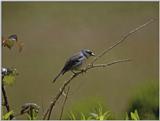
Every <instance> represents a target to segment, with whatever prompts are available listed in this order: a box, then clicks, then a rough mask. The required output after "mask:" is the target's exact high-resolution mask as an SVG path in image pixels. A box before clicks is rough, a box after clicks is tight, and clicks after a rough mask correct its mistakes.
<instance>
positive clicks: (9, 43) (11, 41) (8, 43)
mask: <svg viewBox="0 0 160 121" xmlns="http://www.w3.org/2000/svg"><path fill="white" fill-rule="evenodd" d="M15 44H16V46H17V47H18V49H19V52H21V51H22V49H23V46H24V43H23V42H22V41H19V40H18V37H17V35H16V34H12V35H10V36H9V37H8V38H6V39H4V38H3V37H2V46H3V47H7V48H9V49H10V50H11V49H12V47H13V46H14V45H15Z"/></svg>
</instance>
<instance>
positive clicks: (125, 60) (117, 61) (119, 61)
mask: <svg viewBox="0 0 160 121" xmlns="http://www.w3.org/2000/svg"><path fill="white" fill-rule="evenodd" d="M127 61H128V62H129V61H131V60H130V59H124V60H116V61H112V62H110V63H107V64H94V65H91V66H90V67H88V68H89V69H90V68H96V67H107V66H111V65H113V64H117V63H121V62H127Z"/></svg>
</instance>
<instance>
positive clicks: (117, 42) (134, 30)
mask: <svg viewBox="0 0 160 121" xmlns="http://www.w3.org/2000/svg"><path fill="white" fill-rule="evenodd" d="M155 20H156V19H150V20H149V21H147V22H146V23H144V24H142V25H140V26H138V27H136V28H135V29H132V30H131V31H130V32H128V33H127V34H125V35H123V36H122V37H121V39H120V40H118V41H116V42H115V43H114V44H113V45H112V46H110V47H109V48H107V49H105V50H104V51H103V52H102V53H100V54H99V55H98V56H97V57H95V58H94V59H93V61H92V62H91V64H93V63H95V62H96V61H97V60H98V59H99V58H101V57H102V56H103V55H105V54H106V53H107V52H109V51H110V50H112V49H113V48H114V47H116V46H117V45H119V44H121V43H122V42H123V41H124V40H126V39H127V38H128V37H129V36H130V35H132V34H134V33H135V32H137V31H138V30H140V29H142V28H144V27H145V26H147V25H149V24H150V23H152V22H154V21H155Z"/></svg>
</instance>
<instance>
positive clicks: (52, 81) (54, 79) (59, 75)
mask: <svg viewBox="0 0 160 121" xmlns="http://www.w3.org/2000/svg"><path fill="white" fill-rule="evenodd" d="M61 74H62V72H60V73H59V74H58V75H57V76H56V77H55V78H54V79H53V81H52V82H53V83H55V81H56V80H57V79H58V77H59V76H60V75H61Z"/></svg>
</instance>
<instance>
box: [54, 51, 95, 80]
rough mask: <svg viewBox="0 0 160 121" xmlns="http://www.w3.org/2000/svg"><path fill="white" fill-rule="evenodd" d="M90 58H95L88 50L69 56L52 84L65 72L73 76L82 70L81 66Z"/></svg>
mask: <svg viewBox="0 0 160 121" xmlns="http://www.w3.org/2000/svg"><path fill="white" fill-rule="evenodd" d="M91 56H95V54H94V53H93V52H92V51H91V50H89V49H82V50H81V51H80V52H78V53H76V54H74V55H73V56H71V57H70V58H69V59H68V60H67V61H66V63H65V65H64V67H63V68H62V69H61V71H60V72H59V74H58V75H57V76H56V77H55V78H54V79H53V83H54V82H55V81H56V80H57V79H58V78H59V77H60V76H62V75H64V74H65V73H66V72H68V71H71V72H73V73H74V74H75V73H76V72H74V71H78V70H82V69H81V67H82V65H83V64H84V63H85V62H86V60H87V59H89V58H90V57H91Z"/></svg>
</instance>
